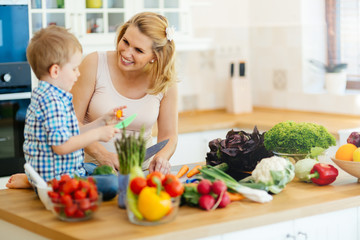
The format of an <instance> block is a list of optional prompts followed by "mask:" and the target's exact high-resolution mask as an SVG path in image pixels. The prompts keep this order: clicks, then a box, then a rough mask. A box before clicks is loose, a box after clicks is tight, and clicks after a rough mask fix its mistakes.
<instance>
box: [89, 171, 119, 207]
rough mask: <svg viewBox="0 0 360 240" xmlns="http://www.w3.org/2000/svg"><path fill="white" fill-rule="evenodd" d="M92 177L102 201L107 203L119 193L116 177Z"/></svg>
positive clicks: (109, 175)
mask: <svg viewBox="0 0 360 240" xmlns="http://www.w3.org/2000/svg"><path fill="white" fill-rule="evenodd" d="M92 177H93V178H94V179H95V182H96V187H97V190H98V192H101V193H102V200H103V201H109V200H111V199H113V198H114V197H116V195H117V194H118V193H119V181H118V176H117V175H114V174H108V175H92Z"/></svg>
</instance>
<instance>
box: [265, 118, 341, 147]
mask: <svg viewBox="0 0 360 240" xmlns="http://www.w3.org/2000/svg"><path fill="white" fill-rule="evenodd" d="M264 145H265V147H266V149H267V150H269V151H275V152H279V153H309V152H310V150H311V148H313V147H321V148H324V149H327V148H329V147H330V146H335V145H336V139H335V137H334V136H333V135H331V134H330V133H329V132H328V130H327V129H326V128H325V127H324V126H321V125H318V124H315V123H307V122H302V123H295V122H293V121H286V122H281V123H278V124H276V125H275V126H274V127H272V128H271V129H270V130H269V131H267V132H266V133H265V135H264Z"/></svg>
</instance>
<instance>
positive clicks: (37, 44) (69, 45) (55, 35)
mask: <svg viewBox="0 0 360 240" xmlns="http://www.w3.org/2000/svg"><path fill="white" fill-rule="evenodd" d="M76 51H80V52H81V53H82V47H81V44H80V42H79V40H78V39H77V38H76V37H75V36H74V35H73V34H72V33H70V32H69V31H68V30H67V29H65V28H63V27H59V26H55V25H50V26H48V27H46V28H43V29H41V30H39V31H37V32H36V33H35V34H34V36H33V37H32V39H31V40H30V43H29V45H28V47H27V49H26V57H27V60H28V62H29V64H30V66H31V68H32V70H33V72H34V73H35V75H36V77H37V78H38V79H40V78H41V77H43V76H45V75H47V74H49V69H50V67H51V66H52V65H54V64H58V65H59V66H60V67H62V66H63V65H65V64H66V63H67V62H69V61H70V58H71V56H72V55H73V54H74V53H75V52H76Z"/></svg>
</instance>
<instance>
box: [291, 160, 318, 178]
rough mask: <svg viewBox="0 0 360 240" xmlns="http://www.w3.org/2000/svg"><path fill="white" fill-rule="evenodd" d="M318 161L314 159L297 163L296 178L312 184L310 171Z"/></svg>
mask: <svg viewBox="0 0 360 240" xmlns="http://www.w3.org/2000/svg"><path fill="white" fill-rule="evenodd" d="M317 163H318V161H317V160H315V159H312V158H305V159H302V160H299V161H297V162H296V163H295V176H296V177H297V178H299V180H300V181H303V182H311V179H310V176H309V175H310V171H311V169H312V168H313V167H314V165H315V164H317Z"/></svg>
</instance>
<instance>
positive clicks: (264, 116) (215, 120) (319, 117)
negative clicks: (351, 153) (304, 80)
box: [179, 107, 360, 137]
mask: <svg viewBox="0 0 360 240" xmlns="http://www.w3.org/2000/svg"><path fill="white" fill-rule="evenodd" d="M288 120H292V121H296V122H313V123H317V124H320V125H323V126H324V127H326V128H327V129H328V130H329V132H330V133H332V134H333V135H334V136H335V137H338V131H339V130H341V129H348V128H358V127H360V116H356V115H344V114H329V113H316V112H305V111H295V110H284V109H274V108H261V107H255V108H254V110H253V112H251V113H244V114H230V113H227V112H226V111H225V110H223V109H219V110H210V111H191V112H182V113H179V133H189V132H197V131H207V130H215V129H227V128H228V129H229V130H230V129H232V128H237V129H253V128H254V126H255V125H257V127H258V129H259V130H260V131H267V130H269V129H270V128H272V127H273V126H274V125H275V124H277V123H279V122H283V121H288Z"/></svg>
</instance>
